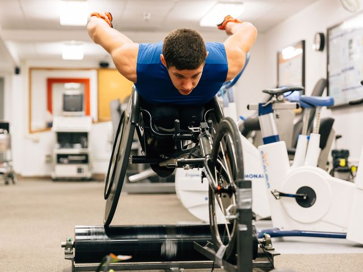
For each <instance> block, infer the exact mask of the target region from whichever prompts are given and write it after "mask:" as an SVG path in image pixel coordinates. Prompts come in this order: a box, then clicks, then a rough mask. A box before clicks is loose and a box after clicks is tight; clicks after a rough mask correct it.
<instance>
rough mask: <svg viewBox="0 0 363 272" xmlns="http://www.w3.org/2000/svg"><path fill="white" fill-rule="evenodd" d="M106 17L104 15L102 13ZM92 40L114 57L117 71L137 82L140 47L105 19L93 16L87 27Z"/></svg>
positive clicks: (102, 14)
mask: <svg viewBox="0 0 363 272" xmlns="http://www.w3.org/2000/svg"><path fill="white" fill-rule="evenodd" d="M100 14H101V16H104V13H100ZM87 31H88V35H89V36H90V38H91V39H92V40H93V41H94V42H95V43H96V44H99V45H100V46H102V47H103V48H104V49H105V50H106V51H107V52H108V53H109V54H110V55H111V57H112V60H113V62H114V63H115V66H116V68H117V70H118V71H119V72H120V73H121V74H122V75H123V76H124V77H126V78H127V79H128V80H130V81H132V82H136V63H137V53H138V48H139V45H138V44H137V43H134V42H133V41H132V40H130V39H129V38H128V37H127V36H125V35H124V34H122V33H121V32H119V31H117V30H115V29H113V28H111V27H110V25H109V24H108V22H106V20H105V19H102V18H98V17H96V16H92V17H91V18H90V21H89V23H88V25H87Z"/></svg>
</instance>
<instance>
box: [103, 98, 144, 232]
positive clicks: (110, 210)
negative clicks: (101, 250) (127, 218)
mask: <svg viewBox="0 0 363 272" xmlns="http://www.w3.org/2000/svg"><path fill="white" fill-rule="evenodd" d="M130 107H131V104H130V103H129V105H128V109H126V111H124V112H123V114H122V118H121V121H120V124H119V129H120V130H119V131H117V134H118V135H117V136H116V139H115V144H114V148H113V151H112V157H111V161H110V165H109V171H108V173H107V175H108V176H107V177H106V178H107V179H106V183H105V192H104V193H105V197H106V208H105V217H104V225H105V227H108V226H109V225H110V223H111V221H112V219H113V216H114V214H115V211H116V207H117V204H118V201H119V198H120V194H121V190H122V186H123V183H124V180H125V177H126V170H127V167H128V165H129V157H130V153H131V145H132V141H133V137H134V132H135V125H134V124H133V123H132V122H131V110H130ZM132 114H135V112H133V113H132ZM136 115H138V112H137V113H136Z"/></svg>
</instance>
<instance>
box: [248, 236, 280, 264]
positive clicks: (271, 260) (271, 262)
mask: <svg viewBox="0 0 363 272" xmlns="http://www.w3.org/2000/svg"><path fill="white" fill-rule="evenodd" d="M253 237H254V238H255V239H256V241H257V243H258V244H259V245H260V248H261V249H262V251H263V253H264V254H265V256H266V258H267V259H268V261H269V262H270V264H271V265H272V269H275V266H274V263H273V257H272V258H270V256H269V255H268V254H267V251H266V250H265V249H264V247H263V246H262V244H261V243H260V241H259V240H258V238H257V236H256V233H255V232H253Z"/></svg>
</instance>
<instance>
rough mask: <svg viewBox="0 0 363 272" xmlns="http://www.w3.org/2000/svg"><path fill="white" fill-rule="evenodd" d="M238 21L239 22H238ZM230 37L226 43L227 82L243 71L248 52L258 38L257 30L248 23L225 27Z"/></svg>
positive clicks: (232, 24)
mask: <svg viewBox="0 0 363 272" xmlns="http://www.w3.org/2000/svg"><path fill="white" fill-rule="evenodd" d="M236 21H238V20H236ZM224 30H225V31H226V33H227V35H229V37H228V38H227V40H226V41H225V42H224V46H225V49H226V53H227V61H228V74H227V79H226V80H227V81H228V80H231V79H233V78H234V77H235V76H237V74H238V73H239V72H240V71H241V70H242V68H243V66H244V64H245V58H246V54H247V52H249V51H250V49H251V47H252V45H253V44H254V42H255V40H256V38H257V29H256V28H255V27H254V26H253V25H252V24H251V23H248V22H244V23H241V22H233V21H231V22H228V23H227V24H225V26H224Z"/></svg>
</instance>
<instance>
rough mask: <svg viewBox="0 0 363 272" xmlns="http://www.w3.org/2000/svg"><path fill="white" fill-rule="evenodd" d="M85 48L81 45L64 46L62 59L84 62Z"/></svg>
mask: <svg viewBox="0 0 363 272" xmlns="http://www.w3.org/2000/svg"><path fill="white" fill-rule="evenodd" d="M83 56H84V48H83V45H82V44H81V43H74V42H73V43H69V44H64V45H63V48H62V58H63V59H64V60H82V59H83Z"/></svg>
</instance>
